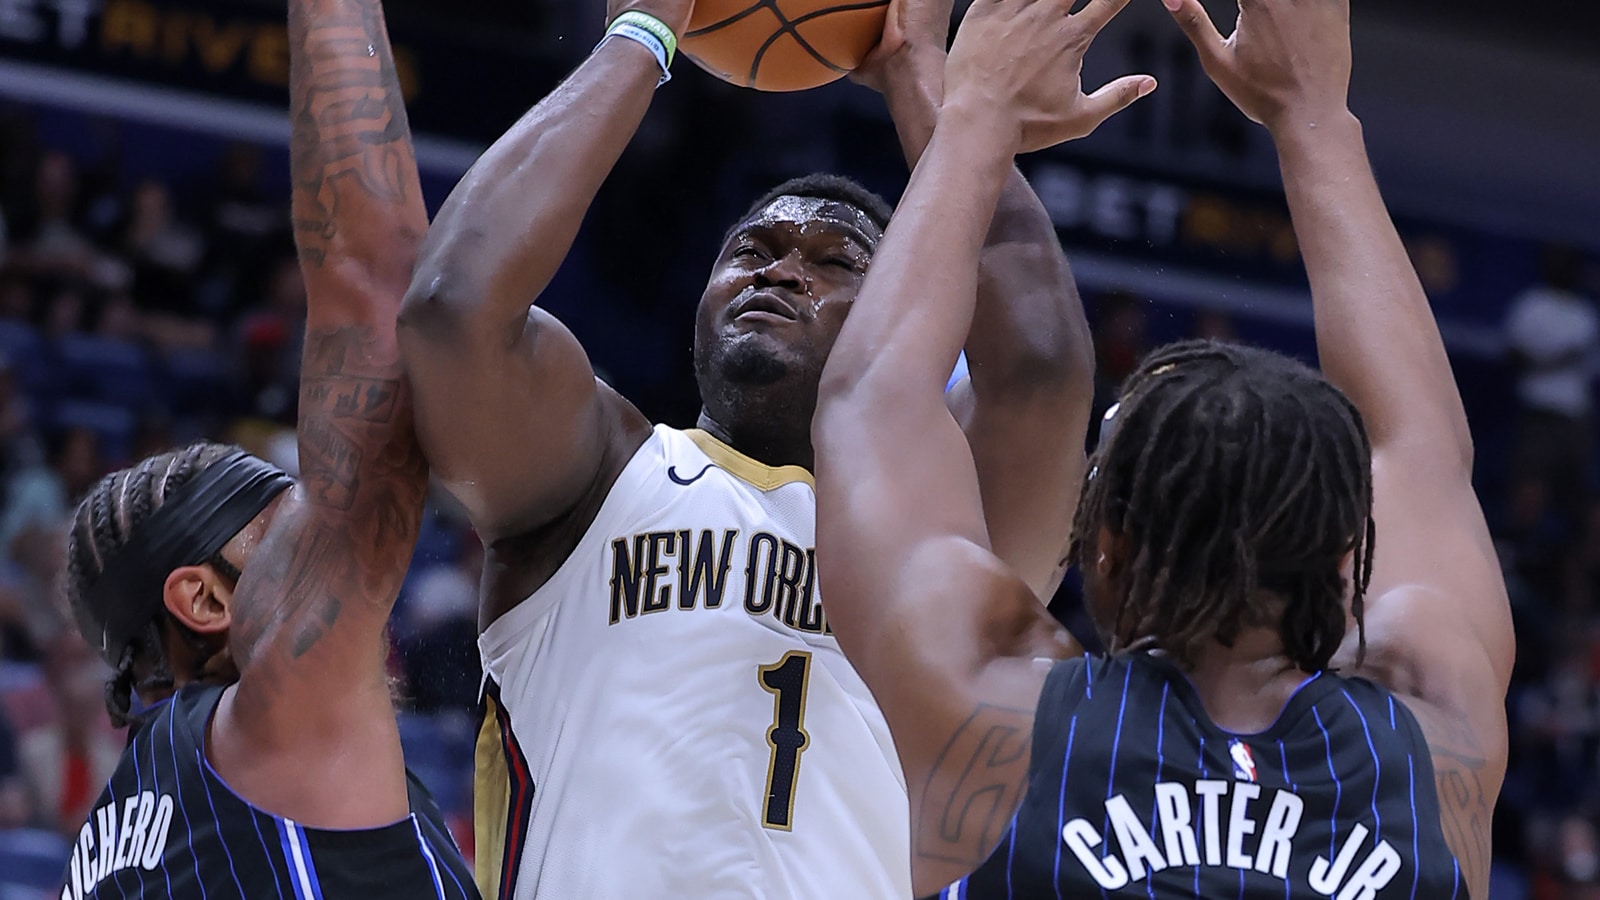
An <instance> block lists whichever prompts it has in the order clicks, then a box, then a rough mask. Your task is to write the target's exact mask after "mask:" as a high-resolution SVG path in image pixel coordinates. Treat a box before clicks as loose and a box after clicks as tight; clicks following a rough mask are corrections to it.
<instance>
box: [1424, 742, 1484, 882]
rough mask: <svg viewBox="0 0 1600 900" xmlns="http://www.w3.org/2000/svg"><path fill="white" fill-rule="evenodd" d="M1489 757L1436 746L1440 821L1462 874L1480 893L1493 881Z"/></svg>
mask: <svg viewBox="0 0 1600 900" xmlns="http://www.w3.org/2000/svg"><path fill="white" fill-rule="evenodd" d="M1485 767H1486V761H1485V760H1484V759H1483V758H1482V757H1478V756H1473V755H1470V754H1466V753H1462V752H1460V751H1456V750H1450V749H1446V748H1442V747H1434V748H1433V771H1434V784H1435V787H1436V788H1437V790H1438V793H1439V825H1440V826H1441V827H1442V828H1443V829H1444V838H1445V842H1446V843H1447V844H1449V845H1450V849H1451V850H1452V851H1454V852H1455V854H1456V861H1457V862H1459V863H1460V864H1461V874H1462V877H1463V878H1465V879H1466V881H1467V884H1468V885H1470V886H1472V888H1473V893H1474V895H1476V894H1477V893H1479V892H1481V891H1482V889H1483V888H1484V887H1485V886H1487V885H1488V883H1489V847H1490V831H1489V826H1490V818H1491V811H1492V810H1493V792H1491V791H1490V790H1488V789H1487V788H1486V787H1485V785H1484V776H1483V773H1484V769H1485Z"/></svg>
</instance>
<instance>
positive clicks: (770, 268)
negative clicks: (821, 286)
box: [756, 250, 811, 293]
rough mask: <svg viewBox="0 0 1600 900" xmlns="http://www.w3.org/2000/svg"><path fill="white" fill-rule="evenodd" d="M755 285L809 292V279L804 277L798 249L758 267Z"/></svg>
mask: <svg viewBox="0 0 1600 900" xmlns="http://www.w3.org/2000/svg"><path fill="white" fill-rule="evenodd" d="M756 286H757V287H782V288H788V289H789V290H792V291H805V292H807V293H809V292H810V290H811V279H810V278H808V277H806V273H805V267H804V266H803V265H802V264H801V262H800V251H799V250H792V251H790V252H789V253H786V254H784V255H783V256H780V257H777V258H776V259H774V260H773V261H772V262H769V263H767V264H766V265H765V266H764V267H762V268H761V269H758V270H757V271H756Z"/></svg>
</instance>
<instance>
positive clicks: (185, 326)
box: [118, 178, 215, 347]
mask: <svg viewBox="0 0 1600 900" xmlns="http://www.w3.org/2000/svg"><path fill="white" fill-rule="evenodd" d="M120 237H121V239H120V241H119V242H118V246H119V250H120V252H121V253H122V255H123V257H124V258H125V259H127V260H128V262H129V263H130V264H131V266H132V268H133V290H132V300H133V303H134V305H135V306H136V307H137V308H138V310H139V312H140V313H141V314H142V320H143V324H144V326H145V333H146V334H147V335H148V336H149V337H151V338H152V339H153V340H155V341H156V342H157V343H159V344H161V345H162V346H165V347H209V346H211V345H212V343H213V342H214V340H215V332H214V329H213V328H212V326H211V324H210V323H208V322H206V321H205V320H204V318H203V316H202V312H201V310H200V308H199V307H198V306H197V304H196V299H195V287H196V280H197V278H198V275H199V270H200V263H201V261H202V260H203V259H204V257H205V241H204V239H203V238H202V237H201V234H200V232H199V231H198V230H196V229H195V228H194V227H193V226H191V225H189V224H188V223H187V222H184V221H183V220H182V219H180V218H179V217H178V215H177V213H176V211H175V210H174V209H173V206H172V195H171V193H170V192H169V191H168V190H167V186H166V185H165V184H162V183H161V182H160V181H157V180H155V179H149V178H147V179H145V180H144V181H142V182H140V183H139V186H138V187H137V188H136V189H135V190H134V193H133V200H132V202H131V203H130V204H129V206H128V215H127V221H126V222H125V223H124V224H123V227H122V233H121V236H120Z"/></svg>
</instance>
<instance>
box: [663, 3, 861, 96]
mask: <svg viewBox="0 0 1600 900" xmlns="http://www.w3.org/2000/svg"><path fill="white" fill-rule="evenodd" d="M888 9H889V0H695V4H694V15H693V16H691V17H690V19H689V28H688V30H687V31H686V33H685V34H684V35H683V37H682V38H680V39H679V40H678V49H679V50H681V51H683V53H684V54H685V55H686V56H688V57H689V58H690V59H692V60H694V61H695V62H696V63H698V64H699V66H700V68H702V69H705V70H706V71H707V72H710V73H711V74H713V75H715V76H717V77H718V78H721V79H722V80H723V81H727V82H731V83H733V84H737V85H740V86H741V87H753V88H755V89H757V90H761V91H801V90H805V89H806V88H813V87H817V86H818V85H823V84H827V83H828V82H830V81H833V80H835V79H838V78H840V77H842V76H843V75H844V74H845V73H847V72H849V71H850V70H851V69H854V68H855V67H856V66H858V65H860V64H861V60H862V59H864V58H865V57H866V55H867V53H868V51H870V50H871V49H872V48H873V47H875V46H877V44H878V38H879V37H881V36H882V35H883V17H884V14H885V13H886V12H887V11H888Z"/></svg>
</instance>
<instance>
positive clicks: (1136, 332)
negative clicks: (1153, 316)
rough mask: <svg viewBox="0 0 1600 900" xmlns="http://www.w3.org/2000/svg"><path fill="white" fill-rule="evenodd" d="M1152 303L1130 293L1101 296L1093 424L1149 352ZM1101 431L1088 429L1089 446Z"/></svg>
mask: <svg viewBox="0 0 1600 900" xmlns="http://www.w3.org/2000/svg"><path fill="white" fill-rule="evenodd" d="M1148 305H1149V303H1148V301H1146V300H1145V299H1144V298H1142V297H1140V296H1138V295H1137V294H1134V293H1132V292H1131V291H1114V292H1112V293H1109V294H1105V295H1102V296H1101V297H1100V302H1099V303H1098V304H1097V305H1096V307H1095V312H1096V315H1095V322H1094V328H1093V331H1094V352H1095V371H1094V408H1093V413H1092V415H1093V418H1092V419H1090V421H1091V422H1099V421H1100V418H1101V417H1102V416H1104V415H1105V411H1106V410H1107V409H1109V408H1110V406H1111V404H1113V403H1115V402H1117V397H1118V396H1119V395H1120V394H1121V393H1122V382H1123V381H1125V380H1126V379H1127V377H1128V376H1129V375H1131V374H1133V370H1134V369H1137V368H1138V367H1139V360H1141V359H1143V358H1144V355H1145V353H1147V352H1149V350H1150V338H1149V335H1148V334H1147V333H1146V331H1147V323H1146V321H1145V307H1146V306H1148ZM1097 435H1098V431H1097V430H1096V428H1094V427H1091V428H1090V429H1089V444H1090V446H1093V445H1094V442H1095V440H1096V438H1097Z"/></svg>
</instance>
